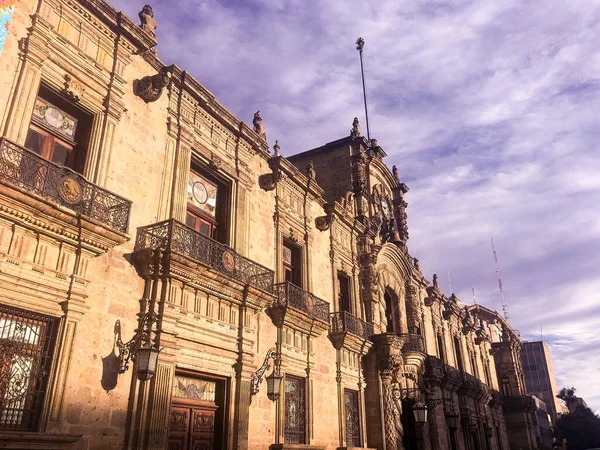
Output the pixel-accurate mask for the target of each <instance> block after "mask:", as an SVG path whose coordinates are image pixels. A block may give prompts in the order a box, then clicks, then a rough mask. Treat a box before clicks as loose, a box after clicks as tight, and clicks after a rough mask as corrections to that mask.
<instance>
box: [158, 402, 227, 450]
mask: <svg viewBox="0 0 600 450" xmlns="http://www.w3.org/2000/svg"><path fill="white" fill-rule="evenodd" d="M207 403H211V404H206V405H202V406H193V407H191V406H187V405H177V404H174V405H173V406H172V407H171V415H170V417H169V445H168V447H167V448H168V450H216V449H214V447H213V442H214V433H215V411H216V410H217V405H215V404H214V403H212V402H207Z"/></svg>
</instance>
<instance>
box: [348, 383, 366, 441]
mask: <svg viewBox="0 0 600 450" xmlns="http://www.w3.org/2000/svg"><path fill="white" fill-rule="evenodd" d="M344 417H345V420H346V446H348V447H361V446H362V442H361V440H360V409H359V405H358V392H356V391H351V390H350V389H344Z"/></svg>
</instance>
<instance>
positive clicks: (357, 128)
mask: <svg viewBox="0 0 600 450" xmlns="http://www.w3.org/2000/svg"><path fill="white" fill-rule="evenodd" d="M350 136H352V137H353V138H356V137H358V136H360V124H359V123H358V117H355V118H354V121H353V122H352V129H351V130H350Z"/></svg>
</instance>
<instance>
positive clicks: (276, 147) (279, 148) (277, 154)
mask: <svg viewBox="0 0 600 450" xmlns="http://www.w3.org/2000/svg"><path fill="white" fill-rule="evenodd" d="M279 150H281V147H280V146H279V141H277V140H276V141H275V145H274V146H273V152H274V155H275V156H279Z"/></svg>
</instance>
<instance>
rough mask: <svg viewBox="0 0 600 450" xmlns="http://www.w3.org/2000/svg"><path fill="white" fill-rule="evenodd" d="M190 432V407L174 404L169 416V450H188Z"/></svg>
mask: <svg viewBox="0 0 600 450" xmlns="http://www.w3.org/2000/svg"><path fill="white" fill-rule="evenodd" d="M189 434H190V408H179V407H176V406H173V407H172V408H171V415H170V416H169V444H168V446H167V449H168V450H187V449H188V439H189Z"/></svg>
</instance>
